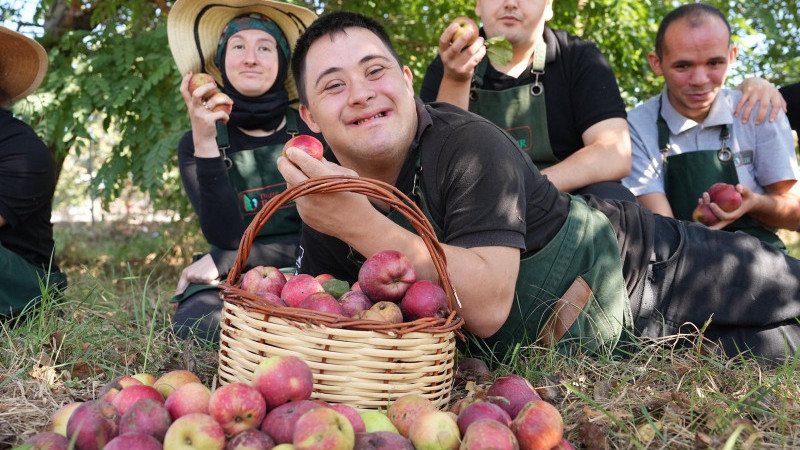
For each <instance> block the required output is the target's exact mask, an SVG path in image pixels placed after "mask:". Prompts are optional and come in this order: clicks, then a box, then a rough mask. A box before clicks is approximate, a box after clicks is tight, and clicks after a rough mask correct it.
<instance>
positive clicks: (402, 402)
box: [386, 394, 436, 437]
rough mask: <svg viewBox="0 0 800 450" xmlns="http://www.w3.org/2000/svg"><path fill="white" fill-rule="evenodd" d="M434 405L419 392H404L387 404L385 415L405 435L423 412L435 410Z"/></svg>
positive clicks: (406, 435)
mask: <svg viewBox="0 0 800 450" xmlns="http://www.w3.org/2000/svg"><path fill="white" fill-rule="evenodd" d="M435 409H436V406H435V405H434V404H433V402H431V401H430V400H428V399H427V398H425V397H423V396H421V395H419V394H406V395H404V396H402V397H400V398H398V399H397V400H395V401H394V402H392V404H391V405H389V411H387V413H386V415H387V416H389V420H391V421H392V425H394V426H395V427H396V428H397V431H398V432H399V433H400V434H402V435H403V436H405V437H408V431H409V429H410V428H411V424H413V423H414V422H415V421H416V420H417V419H418V418H419V417H420V416H421V415H422V413H424V412H427V411H431V410H435Z"/></svg>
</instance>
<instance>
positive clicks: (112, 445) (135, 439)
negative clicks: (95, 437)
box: [104, 433, 162, 450]
mask: <svg viewBox="0 0 800 450" xmlns="http://www.w3.org/2000/svg"><path fill="white" fill-rule="evenodd" d="M133 449H135V450H161V449H162V446H161V442H159V441H158V440H156V438H154V437H153V436H150V435H149V434H143V433H127V434H120V435H119V436H117V437H115V438H114V439H112V440H111V441H110V442H109V443H108V445H106V446H105V447H104V450H133Z"/></svg>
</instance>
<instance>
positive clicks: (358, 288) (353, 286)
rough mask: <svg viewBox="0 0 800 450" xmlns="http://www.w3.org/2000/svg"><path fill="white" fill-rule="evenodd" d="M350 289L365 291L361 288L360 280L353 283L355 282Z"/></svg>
mask: <svg viewBox="0 0 800 450" xmlns="http://www.w3.org/2000/svg"><path fill="white" fill-rule="evenodd" d="M350 290H351V291H356V292H363V291H362V290H361V285H360V284H358V281H356V282H355V283H353V284H352V285H351V286H350Z"/></svg>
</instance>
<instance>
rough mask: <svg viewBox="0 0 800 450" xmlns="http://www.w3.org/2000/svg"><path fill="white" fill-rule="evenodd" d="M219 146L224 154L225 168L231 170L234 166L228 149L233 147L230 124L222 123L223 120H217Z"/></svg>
mask: <svg viewBox="0 0 800 450" xmlns="http://www.w3.org/2000/svg"><path fill="white" fill-rule="evenodd" d="M217 147H219V152H220V153H221V154H222V162H224V163H225V168H226V169H228V170H230V169H231V167H233V161H231V159H230V158H228V153H227V152H226V150H228V149H229V148H231V144H230V141H229V140H228V126H227V125H225V124H224V123H222V121H221V120H218V121H217Z"/></svg>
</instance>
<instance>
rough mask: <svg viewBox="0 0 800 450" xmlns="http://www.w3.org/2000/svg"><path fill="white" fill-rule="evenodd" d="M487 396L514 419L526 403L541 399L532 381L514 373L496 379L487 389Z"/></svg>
mask: <svg viewBox="0 0 800 450" xmlns="http://www.w3.org/2000/svg"><path fill="white" fill-rule="evenodd" d="M486 396H487V398H488V400H489V401H490V402H492V403H496V404H497V405H498V406H500V407H501V408H503V409H505V410H506V412H507V413H508V415H509V416H511V419H512V420H513V419H514V418H515V417H517V413H519V411H520V410H521V409H522V407H523V406H525V404H526V403H528V402H529V401H531V400H541V397H539V394H537V393H536V390H535V389H534V388H533V385H531V383H530V381H528V380H527V379H525V378H524V377H522V376H520V375H517V374H514V373H511V374H508V375H506V376H503V377H500V378H498V379H497V380H495V381H494V383H492V385H491V386H489V389H487V390H486Z"/></svg>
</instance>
